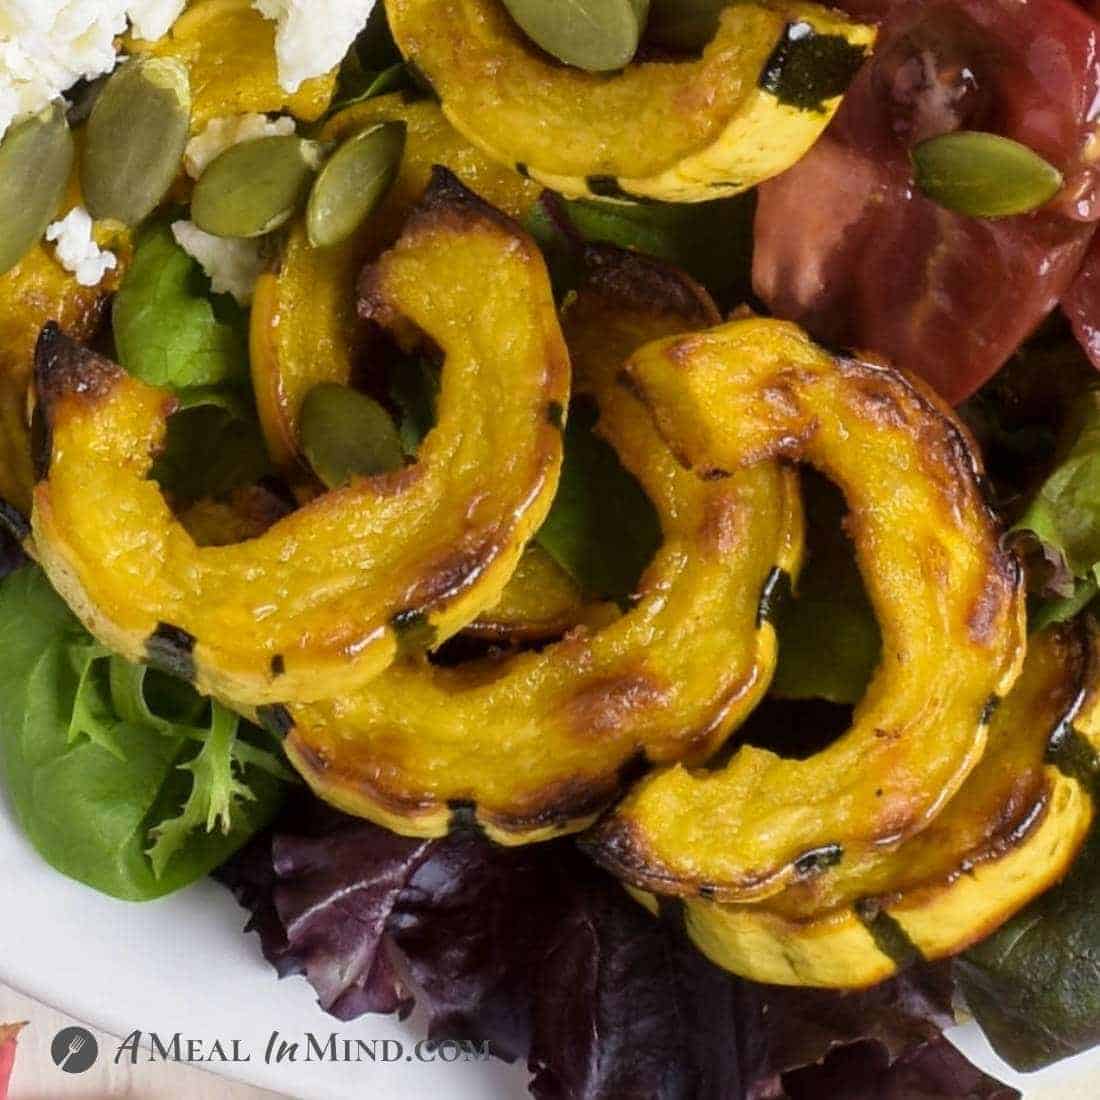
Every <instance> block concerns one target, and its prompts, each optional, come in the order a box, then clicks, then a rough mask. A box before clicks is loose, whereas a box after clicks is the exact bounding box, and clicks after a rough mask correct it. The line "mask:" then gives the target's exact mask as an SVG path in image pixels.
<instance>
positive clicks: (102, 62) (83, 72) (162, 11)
mask: <svg viewBox="0 0 1100 1100" xmlns="http://www.w3.org/2000/svg"><path fill="white" fill-rule="evenodd" d="M183 6H184V5H183V0H0V137H3V136H4V133H5V132H6V131H7V129H8V127H9V126H10V125H11V122H12V120H13V119H15V118H18V117H20V116H21V115H26V114H34V113H36V112H38V111H40V110H42V108H43V107H45V106H46V105H47V104H48V103H50V102H52V101H53V100H55V99H57V97H58V96H60V95H61V94H62V92H64V91H66V89H68V88H71V87H72V86H73V85H74V84H75V83H76V82H77V81H78V80H79V79H80V78H81V77H84V78H85V79H87V80H91V79H93V78H95V77H97V76H101V75H102V74H103V73H109V72H110V71H111V70H112V69H113V68H114V67H115V63H116V62H117V60H118V54H117V52H116V50H115V36H116V35H119V34H121V33H122V32H123V31H124V30H125V29H126V20H127V17H129V18H130V19H132V20H133V23H134V28H135V31H137V32H138V33H139V34H140V35H141V36H142V37H160V36H161V35H163V34H165V33H166V32H167V30H168V28H169V27H170V26H171V25H172V22H173V21H174V20H175V18H176V16H177V15H179V13H180V11H182V10H183Z"/></svg>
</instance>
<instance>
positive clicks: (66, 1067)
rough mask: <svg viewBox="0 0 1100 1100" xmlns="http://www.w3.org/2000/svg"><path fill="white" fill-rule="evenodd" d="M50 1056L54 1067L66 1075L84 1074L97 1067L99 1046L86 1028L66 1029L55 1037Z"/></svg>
mask: <svg viewBox="0 0 1100 1100" xmlns="http://www.w3.org/2000/svg"><path fill="white" fill-rule="evenodd" d="M50 1056H51V1057H52V1058H53V1061H54V1065H55V1066H57V1068H58V1069H60V1070H63V1071H64V1072H65V1073H83V1072H84V1071H85V1070H88V1069H91V1068H92V1066H93V1065H95V1060H96V1058H97V1057H98V1056H99V1044H98V1043H97V1042H96V1040H95V1036H94V1035H93V1034H92V1033H91V1032H90V1031H88V1030H87V1029H86V1028H83V1027H65V1028H62V1029H61V1030H60V1031H59V1032H58V1033H57V1034H56V1035H55V1036H54V1039H53V1043H51V1044H50Z"/></svg>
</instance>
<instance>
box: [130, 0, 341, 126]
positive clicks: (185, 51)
mask: <svg viewBox="0 0 1100 1100" xmlns="http://www.w3.org/2000/svg"><path fill="white" fill-rule="evenodd" d="M130 45H131V49H133V50H134V51H136V52H140V53H152V54H154V55H156V56H157V57H174V58H178V59H179V60H180V61H182V62H183V63H184V64H185V65H186V66H187V71H188V73H189V74H190V77H191V128H192V131H193V132H194V133H199V132H201V131H202V130H203V128H204V127H205V126H206V124H207V123H208V122H209V121H210V120H211V119H213V118H221V117H223V116H226V115H238V114H246V113H249V112H257V113H260V114H265V113H267V112H269V111H287V112H289V113H290V114H292V115H294V116H295V117H296V118H300V119H301V120H302V121H303V122H313V121H314V120H316V119H318V118H320V117H321V115H323V114H324V113H325V111H326V110H328V105H329V103H330V102H331V100H332V96H333V93H334V92H335V90H336V72H335V71H333V72H331V73H327V74H326V75H325V76H319V77H315V78H314V79H313V80H306V81H304V82H303V83H302V86H301V87H300V88H299V89H298V90H297V91H296V92H288V91H286V90H285V89H284V88H283V87H281V86H280V84H279V74H278V65H277V62H276V58H275V24H274V23H272V22H271V21H270V20H268V19H265V18H264V17H263V16H262V15H261V14H260V13H259V12H258V11H256V9H255V6H254V5H253V4H252V3H251V0H196V2H194V3H192V4H190V5H189V6H188V8H187V10H186V11H185V12H184V13H183V14H182V15H181V16H180V17H179V19H177V20H176V22H175V23H174V24H173V26H172V29H171V30H170V31H169V32H168V34H166V35H165V36H164V37H163V38H159V39H157V40H156V41H155V42H146V41H142V40H140V39H138V40H135V41H133V42H132V43H131V44H130Z"/></svg>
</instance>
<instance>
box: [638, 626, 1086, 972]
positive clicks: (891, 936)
mask: <svg viewBox="0 0 1100 1100" xmlns="http://www.w3.org/2000/svg"><path fill="white" fill-rule="evenodd" d="M1071 629H1072V631H1073V635H1074V637H1073V638H1072V643H1073V644H1074V645H1075V647H1076V649H1077V657H1078V659H1077V660H1076V661H1075V662H1074V664H1073V666H1071V667H1067V668H1066V670H1065V672H1066V677H1067V683H1066V685H1065V686H1066V690H1065V693H1064V695H1065V700H1066V701H1065V702H1064V703H1063V704H1062V708H1061V710H1060V711H1059V712H1058V713H1057V714H1056V715H1055V717H1054V718H1053V720H1052V724H1050V725H1048V726H1046V727H1045V728H1044V729H1043V730H1040V731H1039V737H1040V738H1041V739H1042V742H1043V743H1044V744H1045V745H1046V753H1045V759H1046V761H1047V763H1046V766H1045V768H1044V771H1045V773H1046V774H1045V782H1044V784H1043V785H1042V788H1041V790H1039V791H1037V792H1036V793H1037V798H1036V801H1035V802H1034V803H1033V804H1031V805H1030V807H1028V808H1026V809H1024V810H1022V811H1020V812H1017V813H1016V814H1015V815H1014V817H1013V819H1012V820H1011V821H1009V820H1005V821H1003V822H1002V821H1001V818H1002V816H1003V814H1004V813H1005V810H1004V809H1003V808H1001V807H990V808H989V813H988V815H987V816H988V818H989V820H990V822H991V827H992V831H991V833H990V835H989V836H988V837H987V839H986V842H985V843H984V844H983V845H982V846H981V847H980V848H977V849H972V850H969V851H966V852H959V853H958V862H957V864H956V866H955V867H954V868H953V869H952V870H951V872H950V873H949V874H947V875H946V876H945V877H943V878H936V879H929V880H928V881H925V882H923V883H920V884H916V885H910V886H908V887H906V888H905V889H902V890H896V891H890V890H887V891H886V892H885V893H883V892H880V893H878V894H876V895H874V896H868V897H863V898H859V899H857V900H856V901H855V902H853V903H850V904H847V905H841V906H838V907H836V908H832V909H824V910H815V909H813V908H812V907H811V908H810V909H809V910H808V911H807V912H806V913H805V914H804V915H801V914H797V913H796V912H794V911H791V912H783V913H778V912H773V911H769V907H768V903H767V902H763V903H761V904H757V905H751V904H750V905H738V906H722V905H720V904H718V903H715V902H713V901H710V900H707V899H705V898H694V899H685V900H684V901H683V906H684V920H685V925H686V929H687V932H688V934H689V936H690V937H691V938H692V940H693V941H694V942H695V943H696V945H697V946H698V947H699V949H700V950H701V951H702V952H703V953H704V954H705V955H707V957H708V958H710V959H711V961H712V962H714V963H715V964H716V965H718V966H722V967H725V968H727V969H730V970H732V971H734V972H735V973H737V974H739V975H741V976H743V977H746V978H749V979H751V980H753V981H759V982H769V983H774V984H780V985H809V986H816V987H824V988H837V989H841V988H862V987H866V986H870V985H873V984H875V983H877V982H880V981H884V980H885V979H887V978H889V977H891V976H892V975H893V974H895V973H897V972H898V971H899V970H901V969H904V968H905V967H906V966H908V965H910V964H911V963H914V962H919V961H922V960H923V961H935V960H938V959H942V958H946V957H948V956H951V955H954V954H957V953H959V952H960V951H964V950H966V949H967V948H968V947H971V946H972V945H973V944H975V943H977V942H978V941H980V940H982V939H984V938H985V937H986V936H988V935H989V934H990V933H992V932H993V931H994V930H995V929H996V928H998V927H999V926H1000V925H1001V924H1003V923H1004V922H1005V921H1007V920H1009V919H1010V918H1011V917H1012V916H1013V915H1014V914H1015V913H1017V912H1018V911H1019V910H1020V909H1021V908H1023V907H1024V906H1025V905H1026V904H1028V902H1030V901H1032V900H1033V899H1034V898H1035V897H1037V896H1038V895H1039V894H1041V893H1043V892H1044V891H1045V890H1047V889H1049V888H1050V887H1051V886H1053V885H1054V884H1055V883H1056V882H1058V881H1059V880H1060V879H1061V878H1062V877H1063V876H1064V875H1065V874H1066V872H1067V871H1068V869H1069V867H1070V865H1071V864H1072V862H1073V860H1074V859H1075V858H1076V855H1077V853H1078V851H1079V850H1080V848H1081V845H1082V844H1083V843H1084V840H1085V836H1086V834H1087V832H1088V830H1089V827H1090V825H1091V823H1092V821H1093V818H1094V816H1095V800H1096V797H1097V793H1098V792H1097V789H1096V783H1095V774H1096V767H1097V764H1098V763H1100V756H1098V754H1097V749H1098V747H1100V698H1098V689H1100V679H1098V676H1100V649H1098V648H1097V641H1096V636H1095V632H1094V631H1090V630H1089V629H1087V628H1086V626H1085V624H1084V623H1082V622H1080V621H1079V622H1078V623H1077V624H1075V626H1074V627H1073V628H1071ZM1071 741H1072V742H1074V747H1077V746H1079V745H1084V746H1085V747H1086V748H1087V751H1088V753H1089V758H1090V759H1089V767H1087V768H1085V769H1080V768H1077V767H1075V766H1074V765H1073V762H1072V760H1071V759H1070V757H1071V755H1072V750H1071V751H1070V752H1067V749H1066V745H1067V743H1069V742H1071ZM991 751H993V752H995V751H996V750H995V749H991ZM979 766H981V765H979ZM965 796H966V787H965V785H964V787H963V788H962V789H961V790H960V792H959V797H965ZM949 805H950V804H949ZM904 852H905V848H904V847H902V848H901V849H899V851H898V853H897V855H898V856H903V855H904ZM631 892H632V893H633V894H634V896H635V897H636V898H637V900H639V901H641V902H642V904H645V905H646V906H647V907H650V908H651V907H652V906H653V905H655V904H656V899H654V898H653V897H652V895H648V894H643V893H641V892H639V891H633V890H632V891H631ZM960 913H965V918H966V919H965V930H963V931H961V932H954V931H953V930H955V929H958V928H959V926H960V923H961V922H960V919H959V915H960Z"/></svg>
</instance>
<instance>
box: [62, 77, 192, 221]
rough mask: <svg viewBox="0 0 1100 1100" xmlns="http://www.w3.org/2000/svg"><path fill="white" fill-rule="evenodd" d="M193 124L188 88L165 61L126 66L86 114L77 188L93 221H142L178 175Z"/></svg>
mask: <svg viewBox="0 0 1100 1100" xmlns="http://www.w3.org/2000/svg"><path fill="white" fill-rule="evenodd" d="M190 122H191V83H190V80H189V78H188V75H187V69H186V68H185V67H184V65H183V64H182V63H181V62H180V61H178V60H176V59H175V58H171V57H139V58H134V59H132V60H130V61H127V62H126V63H125V64H124V65H122V67H121V68H119V69H118V70H117V71H116V72H115V74H114V75H113V76H112V77H111V78H110V80H108V81H107V84H106V86H105V87H104V88H103V90H102V91H101V92H100V94H99V97H98V98H97V99H96V101H95V106H94V107H92V113H91V114H90V115H89V117H88V127H87V137H86V140H85V145H84V152H83V155H82V157H81V162H82V163H81V170H80V185H81V187H82V189H83V191H84V204H85V205H86V206H87V208H88V212H89V213H90V214H91V215H92V217H93V218H114V219H116V220H118V221H120V222H122V223H124V224H125V225H137V224H138V223H139V222H142V221H144V220H145V219H146V218H147V217H148V216H149V215H150V214H151V213H152V212H153V210H154V209H155V208H156V206H157V204H158V203H159V202H160V201H161V199H163V198H164V196H165V195H166V194H167V192H168V188H169V187H171V186H172V181H173V180H174V179H175V178H176V174H177V172H179V167H180V163H181V161H182V160H183V149H184V146H185V145H186V144H187V135H188V129H189V127H190Z"/></svg>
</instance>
